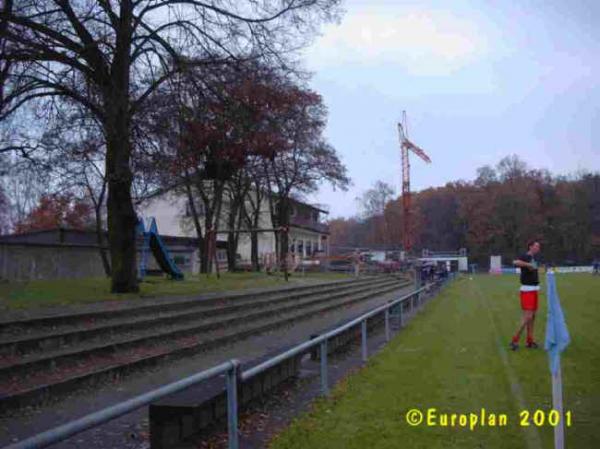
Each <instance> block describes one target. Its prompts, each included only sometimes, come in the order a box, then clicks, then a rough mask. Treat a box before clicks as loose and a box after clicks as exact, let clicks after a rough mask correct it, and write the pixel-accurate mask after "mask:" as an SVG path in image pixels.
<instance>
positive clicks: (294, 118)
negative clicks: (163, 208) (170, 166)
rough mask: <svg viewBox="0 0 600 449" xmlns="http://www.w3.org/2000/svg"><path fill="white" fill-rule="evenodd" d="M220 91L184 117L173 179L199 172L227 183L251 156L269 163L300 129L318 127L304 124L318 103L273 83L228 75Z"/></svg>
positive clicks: (283, 83)
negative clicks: (193, 170) (179, 174)
mask: <svg viewBox="0 0 600 449" xmlns="http://www.w3.org/2000/svg"><path fill="white" fill-rule="evenodd" d="M219 89H220V91H219V92H220V95H218V96H216V95H215V96H212V97H207V98H204V101H203V102H202V104H201V105H199V107H196V108H194V109H193V110H191V111H189V112H190V114H189V115H192V117H191V118H189V119H187V120H186V122H185V123H184V125H183V133H182V136H181V139H180V144H179V145H178V154H177V158H176V159H177V160H176V162H175V167H174V172H175V173H177V172H179V171H181V170H185V169H189V168H198V167H202V166H204V168H205V170H204V172H205V175H206V177H207V178H213V179H214V178H220V177H223V176H225V177H226V176H227V175H229V174H231V173H233V172H234V171H235V170H237V169H240V168H242V167H243V166H244V165H245V164H246V161H247V160H248V158H249V157H250V156H261V157H264V158H267V159H271V160H272V159H273V158H274V157H275V155H276V154H278V153H282V152H286V151H289V150H290V149H291V146H292V142H293V139H292V138H290V136H291V135H292V134H293V133H296V132H298V129H300V128H302V127H303V126H304V128H306V127H309V128H310V127H320V126H322V125H323V122H322V121H320V120H312V121H307V120H306V117H307V116H309V115H310V113H308V112H307V111H308V110H310V109H311V108H313V109H316V110H319V111H320V110H321V109H322V103H321V97H320V96H319V95H317V94H316V93H314V92H312V91H308V90H304V89H302V88H300V87H298V86H296V85H293V84H291V83H289V82H286V81H285V80H281V79H279V78H277V77H274V76H270V75H265V74H264V73H262V74H261V73H260V72H257V73H250V74H249V73H247V72H245V73H243V74H241V73H233V74H229V78H227V79H226V80H225V81H224V82H223V83H222V84H220V86H219ZM312 115H313V116H316V117H319V116H320V115H319V113H314V114H312ZM311 118H312V117H311ZM307 122H309V124H308V125H307ZM302 132H310V131H306V130H303V131H302Z"/></svg>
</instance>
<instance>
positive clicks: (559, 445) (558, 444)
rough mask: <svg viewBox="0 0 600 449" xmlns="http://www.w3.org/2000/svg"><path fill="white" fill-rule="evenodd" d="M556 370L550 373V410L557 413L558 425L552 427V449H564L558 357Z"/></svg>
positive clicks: (560, 376) (560, 378)
mask: <svg viewBox="0 0 600 449" xmlns="http://www.w3.org/2000/svg"><path fill="white" fill-rule="evenodd" d="M557 363H558V369H557V370H556V372H555V373H552V409H553V410H556V411H557V412H558V416H559V419H558V423H557V425H556V426H554V449H564V447H565V433H564V432H565V430H564V429H565V428H564V424H563V419H564V414H563V394H562V375H561V371H562V370H561V367H560V356H559V359H558V362H557Z"/></svg>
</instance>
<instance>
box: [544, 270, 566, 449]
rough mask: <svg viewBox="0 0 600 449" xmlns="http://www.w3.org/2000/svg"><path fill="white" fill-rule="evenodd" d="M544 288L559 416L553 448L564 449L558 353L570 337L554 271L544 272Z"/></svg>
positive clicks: (547, 345)
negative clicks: (545, 289)
mask: <svg viewBox="0 0 600 449" xmlns="http://www.w3.org/2000/svg"><path fill="white" fill-rule="evenodd" d="M546 288H547V292H548V320H547V322H546V341H545V342H544V348H545V349H546V351H547V352H548V360H549V362H550V372H551V373H552V408H553V409H554V410H556V411H557V412H558V413H559V416H560V421H559V423H558V424H557V425H556V426H555V427H554V448H555V449H564V447H565V436H564V426H563V419H564V414H563V404H562V400H563V394H562V373H561V369H560V353H561V352H563V351H564V349H565V348H566V347H567V346H568V344H569V342H570V341H571V338H570V337H569V330H568V329H567V324H566V323H565V316H564V315H563V312H562V309H561V307H560V299H559V297H558V291H557V290H556V279H554V272H552V271H548V273H547V274H546Z"/></svg>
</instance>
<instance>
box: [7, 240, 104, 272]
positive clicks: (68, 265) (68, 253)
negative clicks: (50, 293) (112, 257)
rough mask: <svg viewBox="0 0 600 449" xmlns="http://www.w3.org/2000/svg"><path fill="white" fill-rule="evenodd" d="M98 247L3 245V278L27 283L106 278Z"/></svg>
mask: <svg viewBox="0 0 600 449" xmlns="http://www.w3.org/2000/svg"><path fill="white" fill-rule="evenodd" d="M103 275H104V269H103V268H102V260H101V258H100V253H99V251H98V248H97V247H94V246H84V245H79V246H76V245H52V244H26V243H0V279H3V280H10V281H25V280H35V279H66V278H70V279H72V278H83V277H97V276H103Z"/></svg>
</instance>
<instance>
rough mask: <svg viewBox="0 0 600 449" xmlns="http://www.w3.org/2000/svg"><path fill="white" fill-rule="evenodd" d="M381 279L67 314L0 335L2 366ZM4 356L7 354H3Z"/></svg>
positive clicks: (356, 286)
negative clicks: (99, 314)
mask: <svg viewBox="0 0 600 449" xmlns="http://www.w3.org/2000/svg"><path fill="white" fill-rule="evenodd" d="M378 282H381V279H367V280H361V281H355V282H351V283H342V284H338V283H335V284H325V285H319V286H317V287H314V288H311V289H304V290H300V291H297V290H288V289H285V290H283V291H275V292H269V294H266V295H264V297H256V296H253V295H250V296H240V297H235V298H231V297H224V298H221V299H217V298H215V299H212V300H204V301H194V302H187V303H186V304H187V307H186V308H185V309H183V310H182V309H181V308H180V307H179V305H177V306H176V307H174V310H173V311H171V310H163V308H162V307H161V310H159V311H153V310H146V311H145V313H141V314H135V315H133V316H131V315H125V316H123V315H122V314H121V313H118V314H116V316H110V315H109V316H104V317H103V318H102V319H100V320H95V321H91V322H86V323H85V324H81V323H77V322H76V324H72V325H68V324H65V319H66V318H64V317H63V318H62V325H58V326H54V327H53V328H48V327H47V326H42V327H41V329H39V330H36V329H35V327H32V328H30V329H29V332H28V333H27V335H25V336H19V337H14V336H12V335H10V336H8V337H6V336H5V337H4V338H0V366H2V365H4V364H5V363H6V360H7V359H11V358H17V357H18V356H19V355H26V354H29V353H31V352H35V351H38V350H44V351H46V350H49V349H50V350H51V349H56V348H57V347H61V346H70V345H73V344H76V343H81V342H83V341H86V340H90V339H94V338H98V337H101V336H104V335H108V336H111V337H114V336H115V335H116V334H118V333H119V332H131V331H134V330H137V329H144V328H149V327H150V326H160V325H168V324H176V323H182V322H185V321H194V320H197V319H200V318H203V317H211V316H218V315H222V314H224V313H227V312H234V311H241V310H243V309H253V308H256V307H265V306H266V305H269V304H275V303H280V302H283V301H291V300H294V299H298V300H299V299H301V298H306V297H309V296H315V295H323V294H327V293H336V292H342V291H350V290H352V289H356V288H361V287H363V286H365V285H374V284H377V283H378ZM76 320H79V318H76ZM3 355H4V357H2V356H3ZM3 359H4V360H3Z"/></svg>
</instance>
